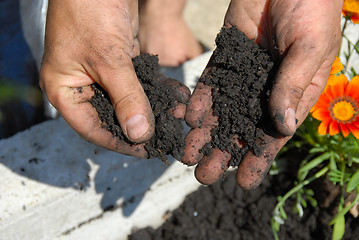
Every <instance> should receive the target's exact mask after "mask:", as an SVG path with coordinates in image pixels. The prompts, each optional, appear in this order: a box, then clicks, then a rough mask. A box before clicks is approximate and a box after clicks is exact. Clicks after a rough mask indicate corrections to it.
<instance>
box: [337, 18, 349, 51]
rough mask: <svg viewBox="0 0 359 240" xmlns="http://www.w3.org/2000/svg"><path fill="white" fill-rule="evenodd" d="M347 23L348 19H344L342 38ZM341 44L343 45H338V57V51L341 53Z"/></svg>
mask: <svg viewBox="0 0 359 240" xmlns="http://www.w3.org/2000/svg"><path fill="white" fill-rule="evenodd" d="M347 22H348V19H346V18H345V22H344V25H343V29H342V37H343V36H344V30H345V28H346V27H347ZM342 44H343V43H340V46H339V51H338V57H339V56H340V51H341V48H342Z"/></svg>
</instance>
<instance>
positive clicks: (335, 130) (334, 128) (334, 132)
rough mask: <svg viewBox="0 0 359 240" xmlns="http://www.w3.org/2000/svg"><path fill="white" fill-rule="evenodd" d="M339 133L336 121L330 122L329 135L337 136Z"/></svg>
mask: <svg viewBox="0 0 359 240" xmlns="http://www.w3.org/2000/svg"><path fill="white" fill-rule="evenodd" d="M338 133H339V124H338V122H337V121H332V122H331V123H330V125H329V135H330V136H333V135H337V134H338Z"/></svg>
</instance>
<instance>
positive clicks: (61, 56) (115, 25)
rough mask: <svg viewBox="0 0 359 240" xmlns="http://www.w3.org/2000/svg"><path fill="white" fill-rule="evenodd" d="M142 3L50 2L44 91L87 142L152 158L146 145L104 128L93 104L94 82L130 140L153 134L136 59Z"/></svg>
mask: <svg viewBox="0 0 359 240" xmlns="http://www.w3.org/2000/svg"><path fill="white" fill-rule="evenodd" d="M137 5H138V3H137V1H130V0H107V1H100V0H93V1H88V0H86V1H84V0H51V1H49V9H48V14H47V23H46V36H45V52H44V57H43V61H42V67H41V80H40V85H41V88H42V89H43V90H44V92H45V93H46V95H47V97H48V99H49V101H50V102H51V103H52V105H53V106H54V107H55V108H56V109H57V110H58V111H59V112H60V113H61V115H62V116H63V118H64V119H65V120H66V121H67V122H68V123H69V125H70V126H71V127H73V128H74V129H75V130H76V131H77V132H78V133H79V134H80V135H81V136H82V137H83V138H85V139H86V140H88V141H90V142H92V143H95V144H97V145H99V146H102V147H105V148H108V149H110V150H113V151H117V152H120V153H124V154H128V155H133V156H138V157H147V152H146V151H145V150H144V148H143V144H137V145H129V144H126V143H125V142H122V141H118V140H117V139H115V138H113V136H112V134H111V133H110V132H108V131H107V130H105V129H103V128H102V127H101V122H100V120H99V117H98V115H97V112H96V110H95V109H94V108H93V107H92V105H91V104H90V103H89V99H90V98H91V97H92V95H93V90H92V88H91V86H90V85H91V84H93V83H98V84H100V85H101V86H102V87H103V88H104V89H105V90H106V91H107V92H108V93H109V95H110V98H111V101H112V103H113V106H114V108H115V111H116V116H117V119H118V121H119V123H120V125H121V127H122V130H123V132H124V134H125V135H126V136H127V138H128V139H129V140H131V141H132V142H136V143H141V142H143V141H146V140H148V139H150V138H151V137H152V136H153V133H154V118H153V114H152V110H151V107H150V104H149V102H148V99H147V96H146V94H145V93H144V90H143V88H142V86H141V84H140V83H139V81H138V79H137V76H136V73H135V71H134V69H133V66H132V61H131V59H132V58H133V57H135V56H136V55H138V54H139V44H138V41H137V32H138V6H137Z"/></svg>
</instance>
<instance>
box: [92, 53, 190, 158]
mask: <svg viewBox="0 0 359 240" xmlns="http://www.w3.org/2000/svg"><path fill="white" fill-rule="evenodd" d="M132 63H133V66H134V68H135V71H136V74H137V77H138V80H139V81H140V83H141V84H142V87H143V89H144V91H145V93H146V95H147V97H148V100H149V102H150V104H151V108H152V111H153V114H154V117H155V126H156V127H155V135H154V136H153V137H152V138H151V139H150V140H149V141H148V142H146V143H145V148H146V150H147V152H148V154H149V158H156V157H158V158H159V159H161V160H162V161H164V162H166V163H168V162H167V156H166V155H172V156H173V157H174V158H176V159H181V158H182V156H183V153H184V147H185V141H184V137H183V121H182V120H181V119H177V118H175V117H174V116H172V115H171V114H170V109H172V108H174V107H176V99H175V98H174V96H175V94H176V93H174V92H173V90H172V89H171V88H170V87H169V86H170V84H167V85H166V84H164V82H165V81H166V78H167V77H165V76H164V75H162V74H161V73H160V72H159V65H158V57H157V56H156V55H149V54H142V55H139V56H137V57H135V58H134V59H133V60H132ZM167 79H168V78H167ZM169 80H170V81H175V80H174V79H169ZM92 88H93V89H94V91H95V94H94V96H93V97H92V99H91V100H90V103H91V104H92V106H93V107H94V108H95V109H96V110H97V112H98V115H99V117H100V119H101V122H102V127H103V128H104V129H106V130H108V131H110V132H111V133H112V135H113V137H115V138H118V139H120V140H123V141H125V142H127V143H128V144H134V143H132V142H130V141H129V140H128V139H127V138H126V136H125V135H124V134H123V132H122V129H121V127H120V125H119V123H118V121H117V118H116V115H115V110H114V108H113V106H112V103H111V101H110V98H109V96H108V94H107V93H106V92H105V91H104V89H103V88H101V87H100V86H99V85H98V84H93V85H92Z"/></svg>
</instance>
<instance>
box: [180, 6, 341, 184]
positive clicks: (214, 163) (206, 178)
mask: <svg viewBox="0 0 359 240" xmlns="http://www.w3.org/2000/svg"><path fill="white" fill-rule="evenodd" d="M341 3H342V2H341ZM341 3H340V2H337V1H336V2H331V3H330V4H328V1H324V0H321V1H314V2H313V1H311V0H288V1H280V0H272V1H269V0H259V1H253V0H232V1H231V4H230V6H229V8H228V11H227V14H226V17H225V21H224V24H225V26H227V27H231V26H237V28H238V29H239V30H241V31H242V32H244V33H245V34H246V35H247V37H249V38H251V39H255V41H256V43H258V44H259V45H261V46H262V47H263V48H265V49H267V50H268V51H270V53H271V55H272V57H273V59H274V61H276V62H277V63H278V65H279V68H278V72H277V75H276V79H275V85H274V87H273V89H272V93H271V96H270V101H269V110H270V114H271V117H272V118H273V121H274V123H275V126H276V130H277V131H278V132H279V133H281V135H282V137H275V136H271V135H265V137H264V138H265V141H264V142H266V145H265V146H264V151H263V155H261V156H255V155H253V154H247V155H246V157H245V158H244V159H243V160H242V162H241V164H240V166H239V167H238V173H237V182H238V184H239V185H240V186H242V187H243V188H246V189H249V188H253V187H255V186H257V185H258V184H260V182H261V181H262V179H263V177H264V175H265V174H266V172H267V171H268V169H269V167H270V165H271V163H272V161H273V159H274V158H275V156H276V154H277V153H278V151H279V150H280V149H281V148H282V147H283V146H284V144H285V143H286V142H287V141H288V140H289V139H290V138H291V136H292V135H293V134H294V132H295V129H296V128H297V127H298V126H299V125H300V124H301V123H302V122H303V121H304V119H305V117H306V116H307V114H308V112H309V110H310V108H311V107H312V106H313V105H314V104H315V102H316V101H317V99H318V98H319V95H320V93H321V91H322V90H323V89H324V86H325V83H326V80H327V78H328V75H329V72H330V67H331V64H332V62H333V61H334V58H335V55H336V53H337V51H338V47H339V41H340V12H341V5H340V4H341ZM197 89H198V90H197ZM196 90H197V92H198V94H197V93H196V91H195V92H194V94H193V96H192V98H191V100H190V104H189V105H188V108H187V109H188V110H187V116H186V120H187V122H188V123H189V125H190V126H192V127H193V130H192V131H193V132H194V133H196V134H197V135H199V134H202V135H203V139H206V136H207V135H209V133H208V132H206V131H207V130H206V129H204V130H198V129H200V128H198V124H197V122H198V121H196V120H197V119H201V118H203V117H204V118H205V119H206V118H207V119H208V117H206V116H202V115H201V114H200V113H199V112H200V111H197V110H196V109H198V108H199V107H198V105H199V101H198V100H201V99H200V98H201V97H200V94H202V96H205V95H204V93H207V94H210V89H205V86H203V84H201V83H200V84H198V85H197V87H196ZM208 106H210V105H207V106H206V105H203V106H202V110H203V109H205V108H206V107H207V108H208ZM288 109H291V110H293V111H294V116H293V114H288V116H290V117H288V118H287V110H288ZM293 111H292V113H293ZM202 112H208V111H202ZM277 116H280V117H277ZM278 119H284V121H283V120H281V121H280V120H278ZM287 120H288V121H287ZM289 120H290V121H289ZM201 131H202V132H201ZM190 134H191V133H190ZM192 135H194V134H192ZM276 136H278V134H276ZM207 139H208V137H207ZM204 141H205V140H204ZM207 141H208V140H207ZM187 150H188V154H187V156H188V159H185V162H186V161H187V162H189V163H191V164H194V163H196V162H199V161H200V162H201V164H200V165H198V166H197V168H196V177H197V179H198V180H199V181H201V182H203V183H212V182H213V181H215V180H216V179H218V178H219V177H220V174H221V173H223V171H225V169H224V168H223V167H222V168H221V164H219V163H220V162H221V161H223V160H225V161H227V162H228V161H229V159H230V156H226V155H228V154H226V153H224V152H218V151H219V150H218V149H217V150H216V151H215V154H213V155H212V156H209V157H207V158H206V157H205V158H203V159H202V160H199V161H198V160H196V159H198V158H199V157H198V154H193V151H192V150H191V149H189V148H188V149H187ZM192 154H193V155H192ZM192 156H195V157H192ZM203 160H205V161H203ZM222 165H223V164H222Z"/></svg>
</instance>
